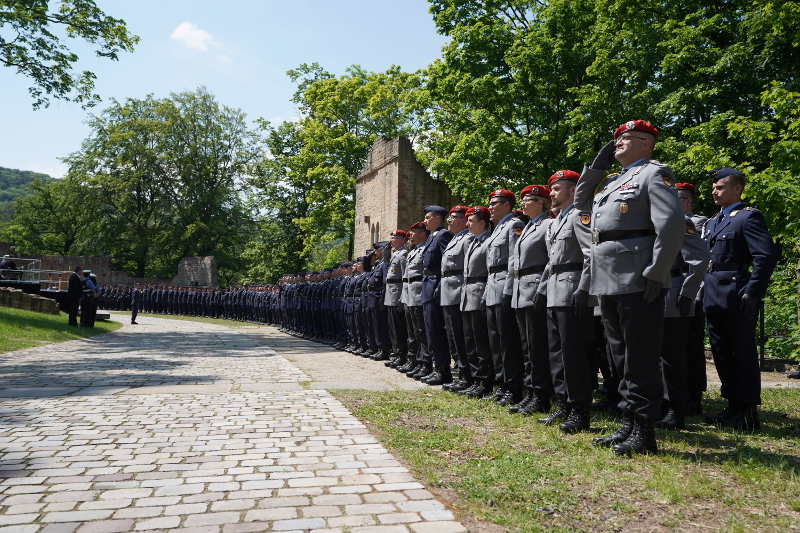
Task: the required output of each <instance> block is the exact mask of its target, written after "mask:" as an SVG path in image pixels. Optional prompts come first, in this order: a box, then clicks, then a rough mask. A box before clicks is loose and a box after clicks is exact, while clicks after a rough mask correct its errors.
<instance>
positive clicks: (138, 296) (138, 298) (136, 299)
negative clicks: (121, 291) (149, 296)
mask: <svg viewBox="0 0 800 533" xmlns="http://www.w3.org/2000/svg"><path fill="white" fill-rule="evenodd" d="M141 304H142V291H141V290H140V289H139V287H134V289H133V291H131V324H138V322H136V317H137V316H138V315H139V306H140V305H141Z"/></svg>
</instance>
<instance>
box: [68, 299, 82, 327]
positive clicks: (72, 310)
mask: <svg viewBox="0 0 800 533" xmlns="http://www.w3.org/2000/svg"><path fill="white" fill-rule="evenodd" d="M79 303H80V296H78V297H74V296H73V297H71V298H69V299H68V300H67V301H66V304H67V313H68V314H69V325H70V326H77V325H78V304H79Z"/></svg>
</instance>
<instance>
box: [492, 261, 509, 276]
mask: <svg viewBox="0 0 800 533" xmlns="http://www.w3.org/2000/svg"><path fill="white" fill-rule="evenodd" d="M506 270H508V263H505V264H502V265H497V266H493V267H489V274H497V273H498V272H505V271H506Z"/></svg>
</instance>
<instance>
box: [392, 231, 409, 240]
mask: <svg viewBox="0 0 800 533" xmlns="http://www.w3.org/2000/svg"><path fill="white" fill-rule="evenodd" d="M389 235H391V236H392V237H402V238H404V239H407V238H408V233H406V232H405V231H403V230H401V229H396V230H394V231H393V232H391V233H390V234H389Z"/></svg>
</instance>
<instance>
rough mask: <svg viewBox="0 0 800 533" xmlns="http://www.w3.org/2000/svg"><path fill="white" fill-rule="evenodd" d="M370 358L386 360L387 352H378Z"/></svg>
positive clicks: (387, 357)
mask: <svg viewBox="0 0 800 533" xmlns="http://www.w3.org/2000/svg"><path fill="white" fill-rule="evenodd" d="M372 359H373V360H375V361H388V360H389V352H378V353H377V354H376V355H375V357H373V358H372Z"/></svg>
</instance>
